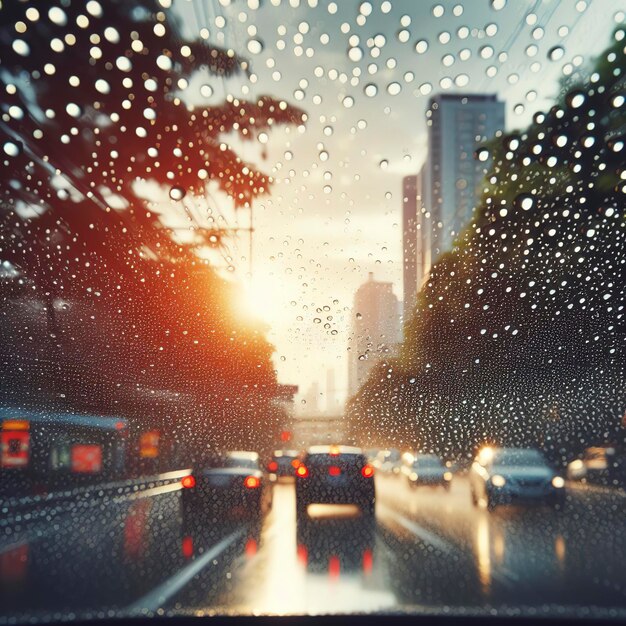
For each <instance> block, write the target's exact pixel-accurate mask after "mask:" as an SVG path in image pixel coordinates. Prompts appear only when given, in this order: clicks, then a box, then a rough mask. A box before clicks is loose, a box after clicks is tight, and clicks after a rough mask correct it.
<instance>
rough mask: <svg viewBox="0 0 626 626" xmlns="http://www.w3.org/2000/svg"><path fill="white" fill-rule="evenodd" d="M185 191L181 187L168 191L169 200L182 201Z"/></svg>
mask: <svg viewBox="0 0 626 626" xmlns="http://www.w3.org/2000/svg"><path fill="white" fill-rule="evenodd" d="M185 193H186V192H185V190H184V189H183V188H182V187H179V186H175V187H172V188H171V189H170V198H171V199H172V200H177V201H178V200H182V199H183V198H184V197H185Z"/></svg>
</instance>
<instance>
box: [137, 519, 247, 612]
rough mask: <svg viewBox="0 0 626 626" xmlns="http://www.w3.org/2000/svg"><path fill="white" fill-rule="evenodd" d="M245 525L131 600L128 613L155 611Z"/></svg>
mask: <svg viewBox="0 0 626 626" xmlns="http://www.w3.org/2000/svg"><path fill="white" fill-rule="evenodd" d="M245 530H246V529H245V527H242V528H239V530H236V531H235V532H233V533H231V534H230V535H228V536H227V537H224V539H222V540H221V541H220V542H219V543H216V544H215V545H214V546H213V547H211V548H210V549H209V550H207V551H206V552H205V553H204V554H202V555H201V556H199V557H198V558H196V559H195V560H193V561H191V563H189V565H187V566H186V567H183V569H181V570H179V571H178V572H176V574H174V575H173V576H171V577H170V578H168V579H167V580H166V581H165V582H163V583H161V584H160V585H159V586H158V587H156V588H155V589H153V590H152V591H150V592H148V593H147V594H146V595H145V596H143V597H142V598H140V599H139V600H137V601H136V602H133V604H131V605H130V606H129V607H128V608H127V611H128V612H129V613H142V612H144V611H156V610H157V609H158V608H160V607H162V606H163V605H164V604H165V603H166V602H167V601H168V600H170V599H171V598H172V597H174V596H175V595H176V594H177V593H178V592H179V591H180V590H181V589H182V588H183V587H184V586H185V585H187V584H188V583H189V582H190V581H191V580H192V579H193V578H194V577H195V576H196V575H197V574H199V573H200V572H201V571H202V570H203V569H204V568H205V567H206V566H207V565H209V563H211V561H213V559H215V558H217V557H218V556H220V554H222V553H223V552H225V551H226V550H227V548H229V547H230V546H231V545H232V544H233V543H235V541H237V540H238V539H240V538H241V537H242V536H243V534H244V531H245Z"/></svg>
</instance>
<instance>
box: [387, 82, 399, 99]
mask: <svg viewBox="0 0 626 626" xmlns="http://www.w3.org/2000/svg"><path fill="white" fill-rule="evenodd" d="M401 91H402V85H400V83H396V82H393V83H389V84H388V85H387V93H388V94H389V95H390V96H397V95H398V94H399V93H400V92H401Z"/></svg>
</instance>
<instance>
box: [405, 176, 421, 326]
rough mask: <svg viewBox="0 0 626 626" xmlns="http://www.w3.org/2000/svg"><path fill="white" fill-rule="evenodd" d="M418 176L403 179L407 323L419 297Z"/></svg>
mask: <svg viewBox="0 0 626 626" xmlns="http://www.w3.org/2000/svg"><path fill="white" fill-rule="evenodd" d="M417 219H418V216H417V176H405V177H404V178H403V179H402V255H403V266H402V302H403V319H404V321H405V322H406V320H407V319H409V315H410V313H411V310H412V308H413V303H414V302H415V296H416V295H417V266H418V246H417Z"/></svg>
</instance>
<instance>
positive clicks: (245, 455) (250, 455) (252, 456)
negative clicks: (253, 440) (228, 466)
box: [226, 450, 259, 461]
mask: <svg viewBox="0 0 626 626" xmlns="http://www.w3.org/2000/svg"><path fill="white" fill-rule="evenodd" d="M226 455H227V456H228V457H231V458H232V457H238V458H240V459H249V460H250V461H256V460H258V458H259V453H258V452H251V451H249V450H229V451H228V452H227V453H226Z"/></svg>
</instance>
